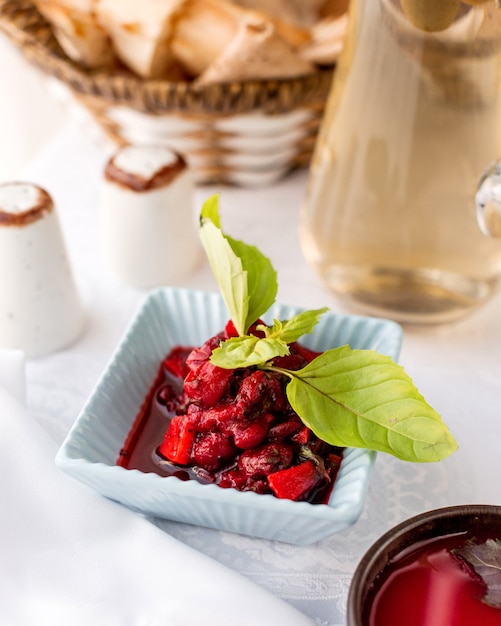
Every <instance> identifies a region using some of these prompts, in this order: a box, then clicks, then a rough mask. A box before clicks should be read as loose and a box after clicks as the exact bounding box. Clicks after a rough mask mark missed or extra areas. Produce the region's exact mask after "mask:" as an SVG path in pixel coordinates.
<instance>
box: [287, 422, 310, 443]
mask: <svg viewBox="0 0 501 626" xmlns="http://www.w3.org/2000/svg"><path fill="white" fill-rule="evenodd" d="M310 435H311V430H310V429H309V428H308V427H307V426H302V427H301V428H300V429H299V430H298V431H297V432H296V433H294V434H293V435H292V437H291V439H292V441H294V443H299V444H301V445H304V444H305V443H308V441H309V439H310Z"/></svg>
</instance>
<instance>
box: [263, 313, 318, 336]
mask: <svg viewBox="0 0 501 626" xmlns="http://www.w3.org/2000/svg"><path fill="white" fill-rule="evenodd" d="M328 310H329V309H328V307H324V308H323V309H315V310H311V311H303V312H302V313H298V315H295V316H294V317H292V318H291V319H290V320H286V321H280V320H273V326H271V327H270V328H266V327H265V328H264V331H265V333H266V334H267V335H269V336H270V337H278V338H280V339H281V340H282V341H285V343H292V342H293V341H297V340H298V339H299V338H300V337H302V336H303V335H307V334H309V333H312V332H313V330H314V328H315V326H316V325H317V324H318V319H319V317H320V316H321V315H323V314H324V313H325V312H326V311H328Z"/></svg>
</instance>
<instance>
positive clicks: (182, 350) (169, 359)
mask: <svg viewBox="0 0 501 626" xmlns="http://www.w3.org/2000/svg"><path fill="white" fill-rule="evenodd" d="M192 351H193V348H192V347H188V346H176V347H175V348H173V349H172V350H171V351H170V352H169V354H168V355H167V356H166V357H165V359H164V361H163V366H164V368H165V369H166V370H167V371H168V372H169V373H170V374H171V375H172V376H175V377H176V378H184V377H185V376H186V375H187V374H188V372H189V371H190V370H189V368H188V366H187V365H186V359H187V358H188V355H189V354H190V353H191V352H192Z"/></svg>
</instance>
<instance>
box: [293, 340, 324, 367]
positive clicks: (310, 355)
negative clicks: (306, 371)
mask: <svg viewBox="0 0 501 626" xmlns="http://www.w3.org/2000/svg"><path fill="white" fill-rule="evenodd" d="M289 348H290V351H291V352H292V353H293V354H300V355H301V356H302V357H303V358H304V359H305V360H306V361H307V362H308V363H311V361H313V359H316V358H317V356H320V355H321V354H322V352H316V351H315V350H310V349H309V348H307V347H306V346H303V345H302V344H300V343H298V342H297V341H296V342H294V343H291V344H290V346H289Z"/></svg>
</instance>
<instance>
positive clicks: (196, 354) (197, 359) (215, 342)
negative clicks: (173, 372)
mask: <svg viewBox="0 0 501 626" xmlns="http://www.w3.org/2000/svg"><path fill="white" fill-rule="evenodd" d="M220 343H221V337H218V336H215V337H211V338H210V339H208V340H207V341H206V342H205V343H204V344H203V345H202V346H200V347H199V348H194V349H193V350H192V351H191V352H190V354H189V355H188V357H187V358H186V366H187V367H188V369H190V370H192V371H196V370H197V369H198V368H199V367H200V366H201V365H202V364H203V363H205V362H206V361H208V360H209V359H210V355H211V354H212V351H213V350H215V349H216V348H217V347H218V346H219V344H220Z"/></svg>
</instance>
